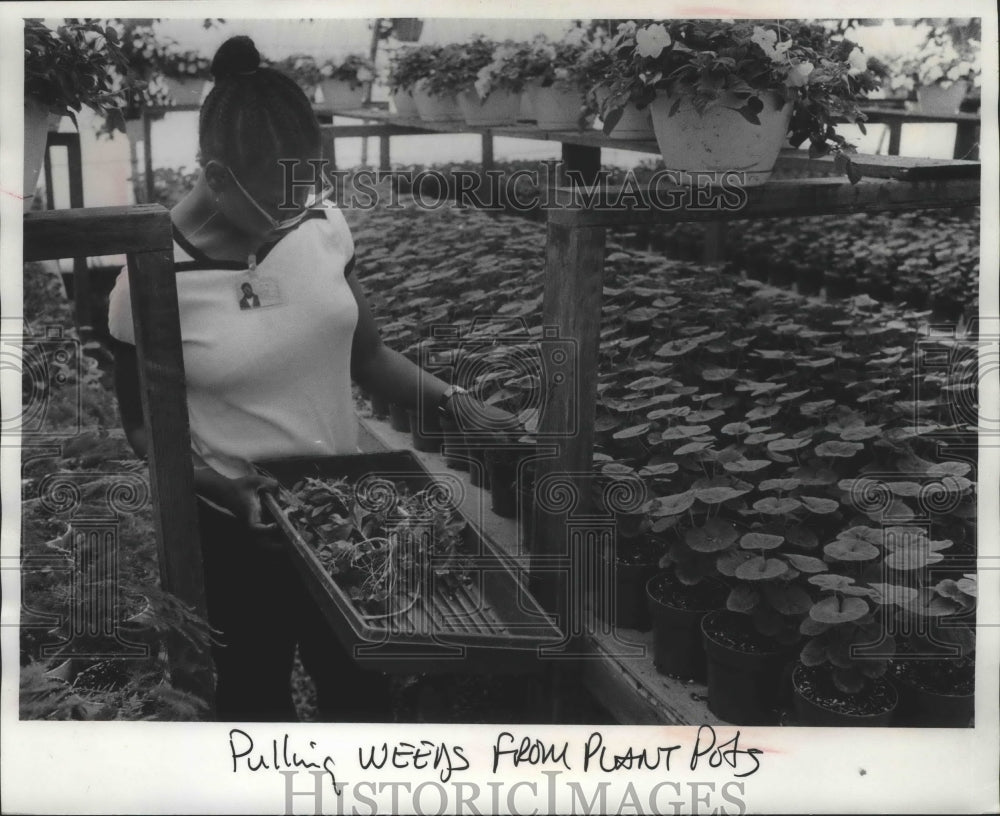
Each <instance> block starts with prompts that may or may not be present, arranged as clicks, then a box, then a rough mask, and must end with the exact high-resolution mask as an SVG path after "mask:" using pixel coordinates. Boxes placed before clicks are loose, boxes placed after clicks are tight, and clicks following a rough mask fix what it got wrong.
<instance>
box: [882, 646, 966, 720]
mask: <svg viewBox="0 0 1000 816" xmlns="http://www.w3.org/2000/svg"><path fill="white" fill-rule="evenodd" d="M891 676H892V681H893V683H894V684H895V686H896V688H897V690H898V691H899V706H898V708H897V709H896V716H895V717H894V718H893V722H892V724H893V725H895V726H910V727H921V728H971V727H972V725H973V717H974V714H975V702H976V663H975V660H973V659H972V658H971V657H961V658H956V659H947V658H929V659H918V658H911V659H909V660H900V661H898V662H895V663H894V664H893V666H892V675H891Z"/></svg>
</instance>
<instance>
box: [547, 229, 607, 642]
mask: <svg viewBox="0 0 1000 816" xmlns="http://www.w3.org/2000/svg"><path fill="white" fill-rule="evenodd" d="M604 245H605V232H604V229H603V228H600V227H596V228H595V227H583V228H580V227H575V226H567V225H563V224H554V223H552V222H551V221H550V222H549V224H548V240H547V242H546V247H545V295H544V307H543V325H545V326H555V327H557V328H558V338H557V339H558V341H559V342H564V341H567V340H568V341H570V343H571V344H572V345H571V355H570V364H569V365H567V366H565V367H563V368H560V369H559V373H560V374H562V378H561V380H557V379H556V378H551V379H550V380H549V382H548V383H547V384H546V386H545V392H544V394H543V399H544V405H543V407H542V416H541V420H540V422H539V431H540V436H539V442H540V443H541V442H546V443H547V442H550V441H551V442H554V443H555V444H557V445H558V446H559V454H558V456H556V457H553V458H546V459H540V460H539V461H538V476H537V478H538V480H539V482H540V481H541V480H543V479H545V478H546V476H547V475H548V474H565V478H566V479H567V480H568V482H569V484H570V486H571V487H570V489H571V490H572V491H574V493H575V495H576V496H577V501H576V505H575V508H572V515H574V516H578V515H587V514H588V512H589V508H590V504H591V501H590V482H589V474H590V473H591V461H592V458H593V448H594V416H595V405H596V397H597V352H598V340H599V330H600V321H601V296H602V278H603V270H604ZM541 342H543V343H544V342H545V341H544V340H543V341H541ZM543 351H544V350H543ZM573 358H575V359H573ZM541 505H542V502H541V501H538V502H536V503H535V530H536V534H535V548H534V550H533V551H532V553H531V561H530V586H531V589H532V592H533V593H534V595H535V597H536V598H537V599H538V601H539V602H540V603H541V604H542V606H543V607H544V608H545V609H547V610H548V611H550V612H553V613H555V614H556V615H557V616H558V624H559V626H560V628H562V630H563V631H564V632H567V631H570V626H571V625H572V623H573V622H572V621H569V620H568V617H567V615H568V613H569V597H568V591H567V590H568V588H569V586H570V585H571V584H572V582H573V581H574V577H575V576H574V574H573V571H572V565H573V564H574V563H575V562H576V561H577V559H574V558H572V557H571V554H570V553H569V551H568V532H567V520H568V519H569V516H570V510H564V511H562V512H553V511H549V510H545V509H544V508H543V507H542V506H541Z"/></svg>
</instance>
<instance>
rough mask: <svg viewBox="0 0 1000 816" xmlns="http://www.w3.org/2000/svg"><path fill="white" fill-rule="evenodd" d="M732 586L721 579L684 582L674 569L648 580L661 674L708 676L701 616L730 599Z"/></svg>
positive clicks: (688, 677)
mask: <svg viewBox="0 0 1000 816" xmlns="http://www.w3.org/2000/svg"><path fill="white" fill-rule="evenodd" d="M727 593H728V590H727V589H726V587H725V585H724V584H722V583H721V582H719V581H700V582H699V583H697V584H694V585H686V584H683V583H681V582H680V581H678V580H677V578H676V577H674V575H673V573H671V572H662V573H659V574H658V575H654V576H653V577H652V578H650V579H649V581H648V582H647V583H646V601H647V603H648V605H649V617H650V622H651V626H652V629H653V665H654V666H655V667H656V670H657V671H658V672H660V674H667V675H670V676H672V677H677V678H680V679H684V680H701V681H704V680H705V677H706V658H705V648H704V646H703V645H702V636H701V619H702V618H703V617H705V615H706V614H707V613H708V612H711V611H712V610H714V609H721V608H722V607H723V606H724V605H725V603H726V595H727Z"/></svg>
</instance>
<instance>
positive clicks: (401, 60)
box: [388, 45, 441, 117]
mask: <svg viewBox="0 0 1000 816" xmlns="http://www.w3.org/2000/svg"><path fill="white" fill-rule="evenodd" d="M440 50H441V49H440V46H436V45H419V46H411V47H409V48H403V49H400V50H398V51H396V52H394V53H393V54H392V56H390V58H389V77H388V85H389V100H390V102H391V103H392V105H393V107H394V108H395V109H396V113H398V114H399V115H400V116H412V117H417V116H419V115H420V114H419V111H418V110H417V103H416V101H415V100H414V98H413V89H414V85H416V83H417V82H418V81H419V80H421V79H423V78H424V77H426V76H427V75H428V74H429V73H430V72H431V70H432V68H433V67H434V62H435V60H436V58H437V55H438V52H439V51H440Z"/></svg>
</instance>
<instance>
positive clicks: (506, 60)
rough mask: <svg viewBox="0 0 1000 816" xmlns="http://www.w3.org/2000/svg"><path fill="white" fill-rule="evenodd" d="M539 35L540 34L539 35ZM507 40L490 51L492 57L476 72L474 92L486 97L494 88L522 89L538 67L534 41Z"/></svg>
mask: <svg viewBox="0 0 1000 816" xmlns="http://www.w3.org/2000/svg"><path fill="white" fill-rule="evenodd" d="M540 36H541V35H540ZM538 39H539V38H538V37H536V39H535V40H534V41H532V42H513V41H512V40H506V41H504V42H502V43H500V44H499V45H497V47H496V49H494V51H493V59H492V60H491V61H490V62H489V64H487V65H484V66H483V67H482V68H480V69H479V72H478V73H477V74H476V82H475V87H476V93H478V94H479V98H480V99H486V97H488V96H489V95H490V93H491V92H492V91H493V90H494V89H495V88H503V89H505V90H509V91H514V92H515V93H516V92H518V91H521V90H523V89H524V85H525V83H526V82H527V81H528V80H529V79H531V78H532V77H533V76H536V75H537V73H538V71H539V68H540V65H539V63H540V60H539V52H538V48H537V45H536V42H537V40H538Z"/></svg>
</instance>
